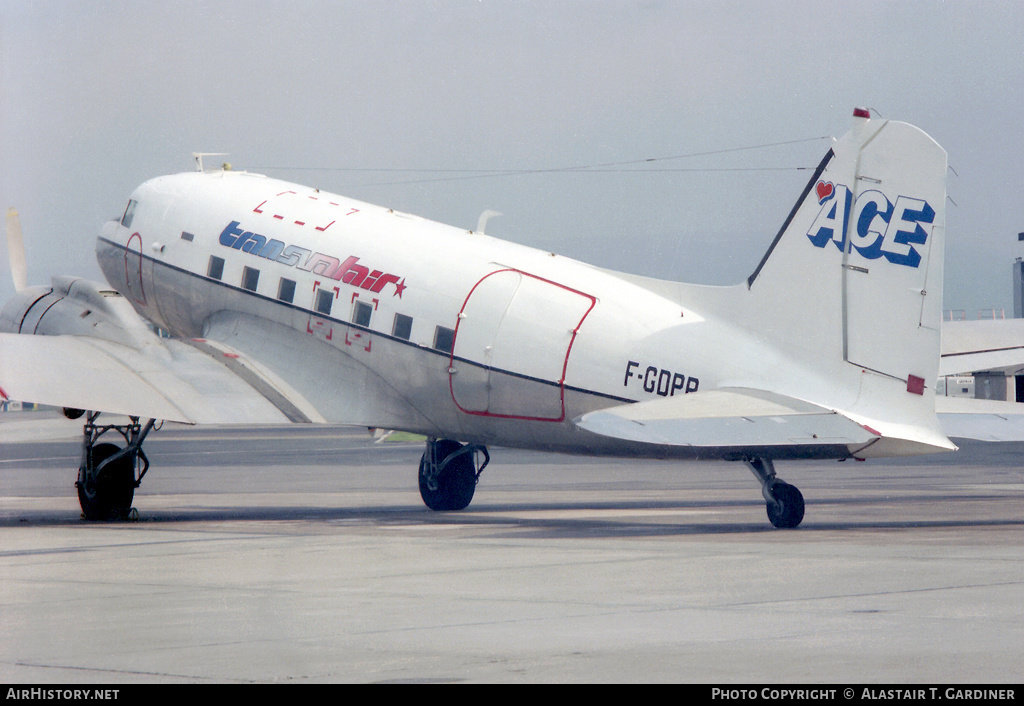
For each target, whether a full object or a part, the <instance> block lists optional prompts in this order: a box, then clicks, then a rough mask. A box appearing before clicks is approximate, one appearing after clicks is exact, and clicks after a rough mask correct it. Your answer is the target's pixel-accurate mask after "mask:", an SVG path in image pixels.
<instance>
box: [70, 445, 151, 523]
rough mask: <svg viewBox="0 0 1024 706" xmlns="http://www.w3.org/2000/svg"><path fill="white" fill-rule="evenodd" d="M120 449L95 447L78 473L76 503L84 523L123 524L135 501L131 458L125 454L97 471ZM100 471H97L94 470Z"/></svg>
mask: <svg viewBox="0 0 1024 706" xmlns="http://www.w3.org/2000/svg"><path fill="white" fill-rule="evenodd" d="M120 450H121V449H120V448H118V447H117V446H116V445H115V444H97V445H96V446H94V447H93V448H92V453H91V459H89V460H88V462H87V463H86V464H84V465H83V466H82V467H81V468H79V469H78V482H77V483H75V485H76V486H78V502H79V504H80V505H81V506H82V513H83V514H84V515H85V519H87V520H123V519H125V518H126V517H127V516H128V513H129V512H131V509H132V500H133V499H134V497H135V485H136V483H135V454H126V455H125V456H122V457H121V458H119V459H117V460H116V461H114V462H113V463H109V464H107V465H106V466H104V467H103V468H102V469H100V466H101V465H102V464H103V462H104V461H106V460H107V459H108V458H110V457H111V456H113V455H114V454H116V453H117V452H118V451H120ZM97 469H100V470H97Z"/></svg>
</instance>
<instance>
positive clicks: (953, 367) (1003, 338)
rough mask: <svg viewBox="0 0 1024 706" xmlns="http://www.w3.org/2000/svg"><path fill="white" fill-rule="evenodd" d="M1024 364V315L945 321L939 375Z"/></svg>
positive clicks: (1009, 369)
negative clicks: (1016, 317) (1018, 316)
mask: <svg viewBox="0 0 1024 706" xmlns="http://www.w3.org/2000/svg"><path fill="white" fill-rule="evenodd" d="M1020 368H1024V319H988V320H984V319H983V320H977V321H946V322H944V323H943V324H942V358H941V361H940V362H939V375H958V374H967V375H970V374H971V373H974V372H977V371H979V370H1003V371H1006V372H1009V373H1013V372H1016V371H1017V370H1018V369H1020Z"/></svg>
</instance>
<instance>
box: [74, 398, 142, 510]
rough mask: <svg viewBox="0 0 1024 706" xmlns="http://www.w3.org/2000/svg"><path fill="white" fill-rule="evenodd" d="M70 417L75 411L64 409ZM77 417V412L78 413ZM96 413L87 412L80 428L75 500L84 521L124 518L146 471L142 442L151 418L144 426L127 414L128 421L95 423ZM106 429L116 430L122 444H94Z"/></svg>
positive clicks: (97, 416) (136, 418) (97, 413)
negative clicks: (79, 506) (126, 422)
mask: <svg viewBox="0 0 1024 706" xmlns="http://www.w3.org/2000/svg"><path fill="white" fill-rule="evenodd" d="M65 414H67V416H68V417H70V418H72V419H74V418H75V416H74V415H75V411H74V410H68V411H65ZM79 416H80V415H79ZM99 416H100V413H99V412H89V416H88V417H87V419H88V421H87V422H86V423H85V427H84V429H83V434H84V439H83V441H82V465H81V466H79V468H78V480H77V481H75V487H76V488H78V502H79V504H81V506H82V515H83V516H84V517H85V519H87V520H124V519H127V518H128V514H129V513H130V512H131V509H132V499H133V498H134V496H135V489H136V488H138V487H139V483H141V482H142V476H144V475H145V474H146V471H147V470H149V459H147V458H146V454H145V453H144V452H143V451H142V442H143V441H145V439H146V435H147V434H149V432H150V431H151V430H152V429H153V425H154V423H155V420H153V419H150V420H149V421H147V422H146V423H145V424H144V425H142V424H139V418H138V417H130V419H131V423H130V424H107V425H104V426H99V425H97V424H96V420H97V419H98V418H99ZM107 432H117V433H118V434H120V435H121V437H122V438H123V439H124V446H123V447H122V446H119V445H118V444H116V443H109V442H104V443H102V444H100V443H97V441H98V440H99V438H100V437H101V436H103V435H104V434H106V433H107Z"/></svg>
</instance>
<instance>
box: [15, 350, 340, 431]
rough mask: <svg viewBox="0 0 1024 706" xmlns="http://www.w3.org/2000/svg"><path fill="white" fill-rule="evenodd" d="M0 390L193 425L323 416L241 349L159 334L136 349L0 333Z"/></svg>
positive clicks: (58, 403) (27, 398) (57, 403)
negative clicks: (182, 339) (186, 340)
mask: <svg viewBox="0 0 1024 706" xmlns="http://www.w3.org/2000/svg"><path fill="white" fill-rule="evenodd" d="M0 395H2V397H3V398H6V399H13V400H22V401H26V402H36V403H40V404H50V405H55V406H58V407H72V408H78V409H89V410H98V411H104V412H112V413H115V414H125V415H130V416H139V417H149V418H153V419H165V420H169V421H177V422H185V423H190V424H194V423H210V424H232V423H235V424H237V423H250V424H272V423H286V422H289V421H292V422H301V421H312V420H320V421H322V418H320V417H319V415H318V414H317V412H316V411H315V410H314V409H312V408H311V407H310V406H309V404H308V403H307V402H305V400H303V399H302V397H301V396H300V395H299V394H297V393H296V392H295V391H294V390H293V389H291V388H290V387H289V386H287V385H286V384H284V383H283V382H282V381H280V380H279V379H275V378H274V377H273V376H272V375H271V374H270V373H269V372H267V371H266V370H262V369H261V368H260V367H259V366H258V365H257V364H256V363H255V362H254V361H252V360H250V359H248V358H247V357H245V356H243V355H242V354H240V353H238V352H237V351H234V350H232V349H230V348H228V347H227V346H223V345H218V344H213V343H211V342H208V341H191V342H185V341H180V340H171V339H158V338H156V337H155V336H154V337H153V341H152V342H151V343H149V344H147V345H144V346H141V347H139V348H136V347H133V346H129V345H124V344H122V343H117V342H114V341H110V340H105V339H100V338H93V337H87V336H74V335H60V336H33V335H25V334H10V333H5V334H0Z"/></svg>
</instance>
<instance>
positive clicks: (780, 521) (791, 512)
mask: <svg viewBox="0 0 1024 706" xmlns="http://www.w3.org/2000/svg"><path fill="white" fill-rule="evenodd" d="M743 462H744V463H746V464H747V467H748V468H749V469H750V472H751V473H753V474H754V476H755V477H756V478H757V479H758V480H759V481H761V495H763V496H764V499H765V501H766V502H767V509H768V520H769V521H770V522H771V523H772V524H773V525H775V526H776V527H779V528H781V529H791V528H793V527H796V526H797V525H799V524H800V521H801V520H803V519H804V496H803V494H802V493H801V492H800V491H799V490H798V489H797V487H796V486H795V485H790V484H789V483H784V482H783V481H781V480H779V479H777V478H776V477H775V466H773V465H772V460H771V459H770V458H761V457H759V456H758V457H754V458H745V459H743Z"/></svg>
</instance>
